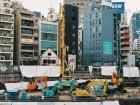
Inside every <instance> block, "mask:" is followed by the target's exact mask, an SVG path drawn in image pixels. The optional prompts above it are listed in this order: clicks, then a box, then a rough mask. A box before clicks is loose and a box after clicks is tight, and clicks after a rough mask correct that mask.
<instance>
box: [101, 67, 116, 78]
mask: <svg viewBox="0 0 140 105" xmlns="http://www.w3.org/2000/svg"><path fill="white" fill-rule="evenodd" d="M113 72H114V73H116V74H117V70H116V66H102V67H101V75H105V76H112V74H113Z"/></svg>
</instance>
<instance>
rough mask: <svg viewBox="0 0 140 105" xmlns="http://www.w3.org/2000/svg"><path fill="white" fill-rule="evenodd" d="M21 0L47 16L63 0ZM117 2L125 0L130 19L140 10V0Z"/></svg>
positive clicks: (26, 6)
mask: <svg viewBox="0 0 140 105" xmlns="http://www.w3.org/2000/svg"><path fill="white" fill-rule="evenodd" d="M11 1H15V0H11ZM16 1H20V2H21V3H22V4H23V6H24V7H25V8H27V9H30V10H32V11H40V12H41V13H42V15H44V16H47V12H48V8H50V7H53V8H55V9H56V12H58V11H59V4H60V2H62V1H63V0H16ZM85 1H86V0H85ZM112 1H116V2H125V4H126V5H125V8H126V11H127V14H128V21H130V18H131V15H132V13H133V12H134V11H136V10H140V0H112Z"/></svg>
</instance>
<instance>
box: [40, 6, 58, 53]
mask: <svg viewBox="0 0 140 105" xmlns="http://www.w3.org/2000/svg"><path fill="white" fill-rule="evenodd" d="M39 24H40V25H39V27H40V29H39V55H42V54H43V53H44V52H45V51H46V50H48V49H51V50H52V51H53V52H54V53H55V54H58V13H56V12H55V9H54V8H49V12H48V16H47V18H42V19H41V20H40V22H39Z"/></svg>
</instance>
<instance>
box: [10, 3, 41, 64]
mask: <svg viewBox="0 0 140 105" xmlns="http://www.w3.org/2000/svg"><path fill="white" fill-rule="evenodd" d="M12 7H13V9H14V17H15V37H14V40H15V41H14V64H15V65H36V64H37V61H38V56H39V55H38V29H39V19H38V18H36V17H35V16H34V12H32V11H30V10H28V9H25V8H24V7H23V6H22V4H21V3H20V2H13V5H12Z"/></svg>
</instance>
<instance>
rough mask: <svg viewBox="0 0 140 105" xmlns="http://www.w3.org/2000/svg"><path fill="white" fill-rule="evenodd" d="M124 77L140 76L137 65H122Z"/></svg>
mask: <svg viewBox="0 0 140 105" xmlns="http://www.w3.org/2000/svg"><path fill="white" fill-rule="evenodd" d="M123 76H124V77H140V71H139V68H138V67H123Z"/></svg>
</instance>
